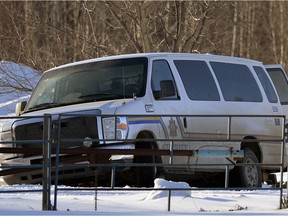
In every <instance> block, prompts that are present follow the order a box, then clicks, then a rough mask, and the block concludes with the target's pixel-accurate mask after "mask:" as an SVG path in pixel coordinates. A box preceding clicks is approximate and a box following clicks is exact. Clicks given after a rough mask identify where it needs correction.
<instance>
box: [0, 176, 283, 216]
mask: <svg viewBox="0 0 288 216" xmlns="http://www.w3.org/2000/svg"><path fill="white" fill-rule="evenodd" d="M154 187H155V188H182V189H183V188H188V187H189V185H188V184H186V183H183V182H170V181H166V180H163V179H156V180H155V186H154ZM266 187H268V186H267V185H266ZM63 188H65V189H67V188H68V189H69V187H63ZM23 189H25V190H32V189H41V186H39V185H16V186H13V187H12V186H7V185H2V186H0V190H1V191H7V190H8V191H11V190H23ZM102 189H103V188H102ZM123 189H124V190H123V191H105V190H101V191H98V192H97V202H95V191H93V190H92V191H71V190H68V191H66V190H60V191H58V201H57V211H41V208H42V193H41V192H33V193H28V192H24V193H19V192H17V193H0V215H137V216H139V215H288V209H282V210H280V209H279V203H280V196H279V190H272V189H267V190H253V191H245V190H241V191H224V190H217V191H211V190H204V191H202V190H195V191H194V190H193V191H192V192H191V191H186V190H179V191H174V192H173V193H172V197H171V207H170V211H168V192H167V191H159V190H154V191H145V190H143V189H142V190H141V189H140V190H139V191H125V189H127V187H125V188H123ZM52 193H53V192H52ZM283 195H284V196H287V190H286V189H285V190H283ZM51 201H52V204H53V201H54V198H53V197H52V200H51ZM95 206H96V210H95Z"/></svg>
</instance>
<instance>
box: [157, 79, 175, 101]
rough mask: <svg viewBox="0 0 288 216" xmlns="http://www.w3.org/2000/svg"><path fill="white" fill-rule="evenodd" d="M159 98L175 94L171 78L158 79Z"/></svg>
mask: <svg viewBox="0 0 288 216" xmlns="http://www.w3.org/2000/svg"><path fill="white" fill-rule="evenodd" d="M160 88H161V92H160V98H165V97H170V96H175V95H176V90H175V86H174V83H173V81H172V80H162V81H160Z"/></svg>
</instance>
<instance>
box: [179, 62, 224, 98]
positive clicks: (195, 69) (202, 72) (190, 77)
mask: <svg viewBox="0 0 288 216" xmlns="http://www.w3.org/2000/svg"><path fill="white" fill-rule="evenodd" d="M174 64H175V66H176V68H177V70H178V72H179V74H180V77H181V79H182V82H183V84H184V87H185V90H186V93H187V95H188V97H189V98H190V99H191V100H203V101H208V100H209V101H220V96H219V93H218V89H217V86H216V84H215V81H214V79H213V76H212V74H211V71H210V70H209V68H208V65H207V63H206V62H205V61H196V60H175V61H174Z"/></svg>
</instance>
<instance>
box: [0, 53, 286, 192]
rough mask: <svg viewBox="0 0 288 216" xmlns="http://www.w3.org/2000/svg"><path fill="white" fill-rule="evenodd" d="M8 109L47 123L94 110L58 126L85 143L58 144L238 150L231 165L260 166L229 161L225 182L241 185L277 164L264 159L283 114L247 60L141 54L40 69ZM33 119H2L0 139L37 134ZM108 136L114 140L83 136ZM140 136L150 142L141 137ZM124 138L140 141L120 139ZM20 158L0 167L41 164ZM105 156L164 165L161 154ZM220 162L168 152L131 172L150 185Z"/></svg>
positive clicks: (213, 169) (258, 67)
mask: <svg viewBox="0 0 288 216" xmlns="http://www.w3.org/2000/svg"><path fill="white" fill-rule="evenodd" d="M17 107H18V108H17V110H16V113H18V114H19V115H21V116H22V117H23V116H27V117H28V116H38V115H43V114H51V115H53V116H54V117H55V118H53V119H54V120H56V119H57V116H58V115H59V114H61V113H82V114H85V113H88V114H95V115H97V118H95V117H89V118H87V117H86V118H85V119H84V117H81V116H76V117H73V118H72V117H71V118H66V119H65V121H64V122H63V124H62V122H61V134H63V136H64V138H73V139H83V140H84V141H85V142H84V141H83V142H80V141H78V142H76V141H75V142H71V143H65V146H63V147H65V148H76V147H79V148H81V147H83V145H84V146H85V148H87V147H89V148H103V147H104V148H105V147H106V148H129V149H130V148H133V149H134V148H135V149H169V148H170V143H171V142H170V141H169V140H171V139H173V140H175V142H174V147H173V148H174V149H178V150H187V151H189V150H204V149H206V150H240V149H242V150H244V158H243V159H242V160H241V161H240V160H239V161H230V162H232V163H236V162H243V163H247V164H248V163H251V164H252V163H263V164H264V165H263V166H262V167H261V168H260V167H259V166H256V165H249V166H239V167H238V166H237V167H235V168H234V166H230V168H234V169H233V171H232V172H231V173H232V174H233V175H234V177H233V178H231V179H232V180H233V183H234V185H238V186H245V187H259V186H261V183H262V180H263V178H262V176H263V177H265V176H267V175H266V174H269V173H271V172H275V171H276V170H279V167H277V166H272V165H273V164H279V163H280V158H281V139H283V131H284V130H283V127H284V121H285V118H283V117H282V115H283V113H282V107H281V104H280V101H279V98H278V95H277V93H276V91H275V88H274V86H273V84H272V82H271V79H270V77H269V76H268V74H267V71H266V70H265V68H264V66H263V65H262V63H260V62H258V61H254V60H249V59H243V58H235V57H227V56H217V55H201V54H180V53H142V54H128V55H119V56H111V57H102V58H96V59H91V60H86V61H80V62H75V63H71V64H66V65H63V66H59V67H56V68H53V69H50V70H48V71H46V72H45V73H44V74H43V76H42V78H41V80H40V81H39V83H38V85H37V86H36V88H35V90H34V92H33V94H32V96H31V98H30V100H29V102H28V103H27V104H26V102H22V103H21V104H19V106H17ZM110 114H113V115H116V116H117V121H116V120H115V118H114V117H109V116H105V115H110ZM41 123H42V122H36V121H35V122H32V120H31V119H29V120H23V119H22V120H16V121H8V122H6V124H5V125H4V126H3V128H2V132H1V141H9V140H23V139H25V140H33V139H41V134H42V131H41V130H42V128H41V127H42V125H41ZM115 128H117V131H116V132H115ZM115 137H116V138H117V139H118V140H120V141H121V140H123V142H119V141H118V142H94V143H93V142H87V140H88V141H89V140H93V139H114V138H115ZM146 138H147V139H149V140H150V141H149V142H148V141H146V142H145V141H144V140H143V139H146ZM127 139H128V140H134V139H136V140H137V139H138V140H140V141H138V142H137V141H135V142H128V143H127V142H125V140H127ZM163 139H167V141H165V140H163ZM87 144H88V146H87ZM23 147H24V145H23ZM20 157H21V158H19V155H14V156H13V157H7V156H6V158H5V160H4V161H3V162H2V164H17V163H21V164H23V163H24V164H35V163H36V161H38V162H39V160H40V156H31V155H30V156H29V157H28V156H25V155H24V156H23V155H21V156H20ZM63 157H64V156H63ZM20 159H21V160H20ZM66 159H67V158H66ZM113 159H115V160H119V159H123V160H128V159H131V160H133V162H136V163H140V162H142V163H143V162H153V161H154V162H155V161H156V162H157V163H163V164H168V163H169V157H168V156H161V157H155V158H154V157H152V156H146V157H144V156H142V157H140V156H134V157H133V156H132V157H131V156H130V157H129V158H127V156H126V157H124V156H123V157H112V158H111V160H113ZM78 162H79V163H81V162H82V163H84V162H87V161H78ZM228 162H229V161H228V160H227V159H226V158H217V157H216V158H201V157H191V158H188V157H183V156H181V157H180V156H177V157H174V159H173V164H175V166H169V167H168V168H164V170H163V169H157V170H155V169H153V168H138V169H136V172H135V173H134V172H133V173H134V174H135V175H136V176H133V177H132V178H135V181H136V182H135V184H137V185H141V186H149V185H152V184H153V179H154V178H155V175H165V176H169V177H171V178H173V177H178V176H180V175H186V176H195V175H196V174H198V173H199V174H201V173H208V174H214V173H217V172H224V171H225V168H224V166H223V164H227V163H228ZM201 164H202V165H201ZM205 164H208V166H207V165H205ZM209 164H210V165H209ZM265 164H267V165H265ZM271 164H272V165H271ZM215 165H217V166H215ZM221 165H222V166H221ZM132 170H134V169H132ZM139 170H140V172H139ZM131 172H132V171H131ZM40 174H41V173H40ZM62 174H63V175H61V172H60V178H59V179H60V180H61V179H65V178H66V179H70V180H71V179H74V178H78V179H79V178H80V179H81V178H82V179H83V178H86V177H87V178H88V177H89V175H94V172H91V173H90V172H88V171H87V170H83V171H81V170H77V172H76V171H75V172H69V173H68V172H67V173H65V172H63V173H62ZM4 180H5V181H6V182H7V183H8V184H14V183H25V182H28V183H39V182H41V175H39V173H35V172H29V173H28V172H26V173H14V174H12V175H7V176H4Z"/></svg>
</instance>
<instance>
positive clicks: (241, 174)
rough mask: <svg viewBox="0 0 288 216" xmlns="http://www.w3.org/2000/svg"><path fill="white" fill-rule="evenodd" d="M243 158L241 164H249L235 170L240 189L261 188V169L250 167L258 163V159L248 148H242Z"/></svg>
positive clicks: (254, 166)
mask: <svg viewBox="0 0 288 216" xmlns="http://www.w3.org/2000/svg"><path fill="white" fill-rule="evenodd" d="M243 150H244V158H243V160H242V163H245V164H251V165H245V166H239V167H237V168H236V170H237V173H238V184H240V185H239V186H240V187H246V188H254V187H261V186H262V171H261V167H260V166H257V165H252V164H254V163H259V159H258V158H257V156H256V155H255V153H254V152H253V151H252V150H251V149H250V148H247V147H246V148H244V149H243ZM234 179H235V178H234Z"/></svg>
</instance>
